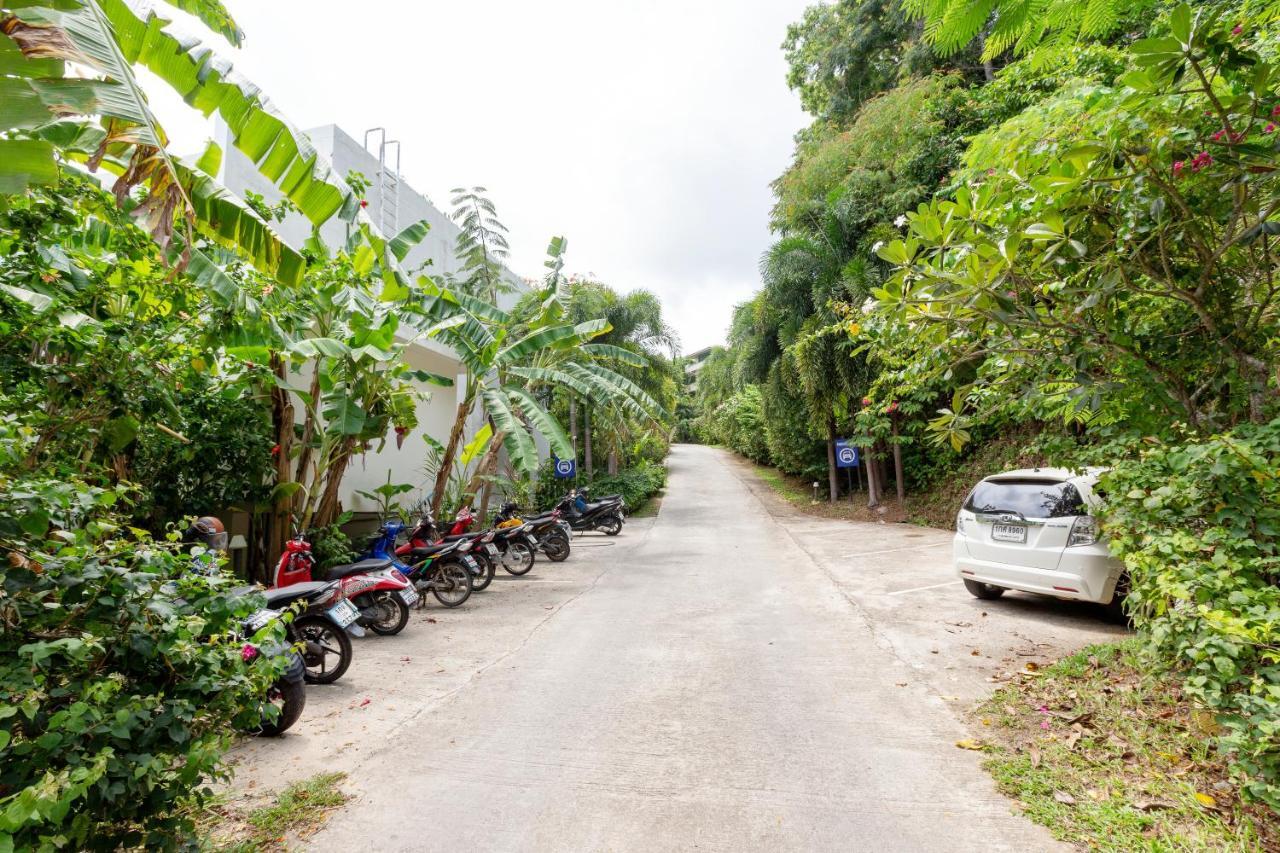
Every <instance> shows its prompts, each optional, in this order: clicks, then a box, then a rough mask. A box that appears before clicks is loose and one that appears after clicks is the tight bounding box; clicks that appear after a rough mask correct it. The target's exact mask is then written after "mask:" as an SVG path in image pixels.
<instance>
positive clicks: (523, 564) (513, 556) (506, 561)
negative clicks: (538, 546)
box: [502, 542, 533, 576]
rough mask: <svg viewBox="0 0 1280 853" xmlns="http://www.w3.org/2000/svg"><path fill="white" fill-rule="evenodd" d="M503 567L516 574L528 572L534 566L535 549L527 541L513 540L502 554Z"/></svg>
mask: <svg viewBox="0 0 1280 853" xmlns="http://www.w3.org/2000/svg"><path fill="white" fill-rule="evenodd" d="M502 568H504V569H506V570H507V573H508V574H513V575H516V576H519V575H524V574H528V573H529V570H530V569H532V568H533V549H532V548H530V547H529V543H527V542H511V543H510V544H508V545H507V550H506V553H504V554H503V555H502Z"/></svg>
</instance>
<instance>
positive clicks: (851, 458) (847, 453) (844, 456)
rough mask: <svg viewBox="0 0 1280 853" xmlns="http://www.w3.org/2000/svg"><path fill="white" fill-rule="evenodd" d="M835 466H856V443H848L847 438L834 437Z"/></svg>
mask: <svg viewBox="0 0 1280 853" xmlns="http://www.w3.org/2000/svg"><path fill="white" fill-rule="evenodd" d="M836 467H837V468H857V467H858V448H857V446H856V445H853V444H850V443H849V439H847V438H838V439H836Z"/></svg>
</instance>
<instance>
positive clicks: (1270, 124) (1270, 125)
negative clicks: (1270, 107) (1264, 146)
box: [1262, 121, 1276, 133]
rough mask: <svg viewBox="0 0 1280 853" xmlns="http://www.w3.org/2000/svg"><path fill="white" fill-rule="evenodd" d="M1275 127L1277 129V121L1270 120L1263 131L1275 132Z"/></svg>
mask: <svg viewBox="0 0 1280 853" xmlns="http://www.w3.org/2000/svg"><path fill="white" fill-rule="evenodd" d="M1275 129H1276V123H1275V122H1273V121H1269V122H1267V126H1266V127H1264V128H1263V129H1262V132H1263V133H1274V132H1275Z"/></svg>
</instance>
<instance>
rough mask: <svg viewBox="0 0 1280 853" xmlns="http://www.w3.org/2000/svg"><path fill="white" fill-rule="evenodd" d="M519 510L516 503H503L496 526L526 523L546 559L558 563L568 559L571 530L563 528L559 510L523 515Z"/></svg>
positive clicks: (503, 526)
mask: <svg viewBox="0 0 1280 853" xmlns="http://www.w3.org/2000/svg"><path fill="white" fill-rule="evenodd" d="M519 512H520V510H519V507H517V506H516V504H514V503H505V504H503V505H502V508H501V509H500V510H498V523H497V528H498V529H499V530H505V529H507V528H509V527H519V526H520V525H522V524H527V525H528V526H529V528H528V529H529V532H530V533H531V534H532V535H533V536H534V538H535V539H537V542H538V550H540V551H542V553H544V554H546V555H547V559H548V560H550V561H551V562H553V563H559V562H562V561H564V560H566V559H568V557H569V537H570V534H571V533H572V530H566V529H565V528H566V527H567V525H565V524H564V523H563V522H562V521H561V520H560V510H558V509H553V510H551V511H550V512H544V513H542V514H540V515H534V516H523V517H522V516H521V515H520V514H519Z"/></svg>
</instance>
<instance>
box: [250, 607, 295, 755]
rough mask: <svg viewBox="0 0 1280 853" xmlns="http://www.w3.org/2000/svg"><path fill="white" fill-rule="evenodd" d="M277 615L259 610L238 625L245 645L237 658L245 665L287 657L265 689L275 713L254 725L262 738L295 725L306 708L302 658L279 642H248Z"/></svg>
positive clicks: (275, 612)
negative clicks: (283, 665)
mask: <svg viewBox="0 0 1280 853" xmlns="http://www.w3.org/2000/svg"><path fill="white" fill-rule="evenodd" d="M250 590H252V591H254V592H256V591H257V590H256V589H253V588H249V589H247V590H246V592H247V591H250ZM280 616H281V613H280V611H278V610H270V609H263V610H259V611H257V612H256V613H254V614H252V615H251V616H249V617H248V618H247V619H245V620H244V623H243V624H242V625H241V634H240V639H243V640H245V644H244V647H243V649H242V650H241V652H240V656H241V657H242V658H243V659H244V662H245V663H246V664H250V665H252V664H253V662H254V661H256V660H258V659H259V658H265V659H270V658H273V657H278V656H280V655H287V656H288V658H289V661H288V664H287V665H286V668H285V670H284V672H282V673H281V674H280V677H279V678H277V679H276V680H275V681H274V682H272V684H271V686H270V687H269V688H267V701H268V702H269V703H271V704H272V705H274V706H275V707H276V709H277V713H276V715H275V717H274V718H272V717H270V716H264V717H263V718H262V722H261V723H260V724H259V726H258V730H257V734H260V735H265V736H266V737H276V736H277V735H280V734H283V733H284V732H285V731H287V730H288V729H289V728H291V727H292V726H293V724H294V723H296V722H298V718H299V717H301V716H302V709H303V708H305V707H306V705H307V685H306V675H307V665H306V662H305V661H304V660H303V657H302V655H300V654H298V653H297V652H296V651H294V650H293V649H292V648H291V647H290V646H288V645H284V644H282V643H278V642H270V643H259V644H255V643H253V642H252V640H253V638H254V637H255V636H256V635H257V633H258V632H259V631H261V630H262V629H263V628H265V627H267V626H268V625H270V624H271V623H272V622H274V621H275V620H277V619H279V618H280Z"/></svg>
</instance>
